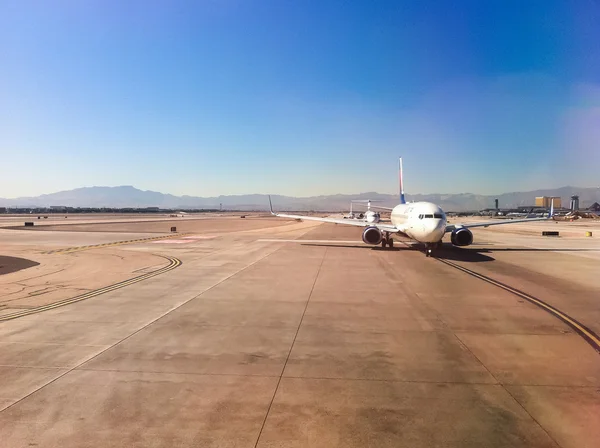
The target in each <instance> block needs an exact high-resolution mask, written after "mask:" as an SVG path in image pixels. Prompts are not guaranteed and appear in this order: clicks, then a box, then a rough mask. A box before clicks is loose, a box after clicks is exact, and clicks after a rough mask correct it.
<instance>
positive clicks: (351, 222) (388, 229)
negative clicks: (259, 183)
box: [269, 196, 402, 233]
mask: <svg viewBox="0 0 600 448" xmlns="http://www.w3.org/2000/svg"><path fill="white" fill-rule="evenodd" d="M269 206H270V207H271V214H272V215H273V216H278V217H280V218H291V219H302V220H305V221H319V222H328V223H331V224H345V225H347V226H356V227H377V228H378V229H380V230H383V231H384V232H390V233H402V229H398V228H396V227H395V226H392V225H386V224H381V223H368V222H367V221H362V220H354V219H335V218H319V217H317V216H303V215H288V214H285V213H275V212H274V211H273V204H272V203H271V197H270V196H269Z"/></svg>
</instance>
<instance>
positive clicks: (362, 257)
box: [0, 218, 600, 448]
mask: <svg viewBox="0 0 600 448" xmlns="http://www.w3.org/2000/svg"><path fill="white" fill-rule="evenodd" d="M274 219H275V218H273V220H274ZM218 220H219V218H215V219H214V220H207V221H206V222H207V224H206V227H204V228H202V226H201V225H200V224H198V225H197V227H196V230H195V232H196V233H195V234H192V235H189V234H188V235H181V237H175V238H167V237H170V236H171V235H169V234H166V233H165V234H164V235H163V236H165V238H164V239H154V240H147V241H140V242H137V243H135V242H134V243H131V242H130V243H127V244H114V245H110V246H98V247H91V248H90V247H88V248H85V249H81V250H74V251H67V252H60V251H59V252H54V253H47V252H48V250H57V249H58V250H60V249H61V248H72V247H74V246H77V245H82V246H84V245H85V246H89V245H100V244H107V243H119V241H123V240H129V241H131V240H134V239H139V240H142V239H143V238H147V237H148V236H152V237H156V236H157V234H156V233H153V232H150V233H144V232H141V231H140V232H139V233H135V230H136V228H137V229H142V230H144V229H145V227H136V226H134V225H133V224H132V225H131V226H130V227H128V229H127V231H128V233H127V234H119V233H104V232H97V231H95V232H69V231H61V232H55V231H47V232H31V231H18V230H0V242H1V243H2V245H3V251H4V252H10V256H16V255H15V254H18V255H19V256H20V257H23V258H26V259H31V260H34V261H36V262H39V263H40V265H38V266H33V267H30V268H27V269H23V270H21V271H19V272H13V273H11V274H7V275H3V276H1V277H0V280H1V281H2V282H3V283H2V285H4V287H5V288H14V287H15V286H14V285H16V284H25V285H28V284H27V281H28V280H27V279H26V278H22V277H20V276H22V275H25V273H29V276H30V277H38V278H45V277H48V278H49V279H48V280H44V281H47V282H48V284H47V287H48V290H49V291H50V292H48V294H50V295H48V299H47V300H43V299H41V298H40V297H43V296H45V295H46V293H42V294H39V295H37V296H34V297H38V299H35V300H33V299H31V298H29V299H27V300H29V302H24V300H25V299H26V298H25V297H24V296H23V297H22V298H21V299H22V302H21V303H20V304H18V305H14V304H11V303H7V302H6V300H5V297H4V296H5V294H4V293H0V303H3V304H4V310H3V311H2V308H0V311H1V312H0V375H1V378H2V379H3V381H2V382H0V441H2V442H1V443H2V446H7V447H30V446H43V447H60V448H66V447H123V446H128V447H199V446H201V447H564V448H566V447H577V448H582V447H589V448H592V447H594V448H595V447H597V446H598V440H600V354H599V353H598V352H597V351H596V350H595V348H594V347H593V345H591V344H590V342H589V341H587V340H586V339H584V338H583V337H582V336H581V335H580V334H578V333H577V332H576V331H575V330H574V329H573V327H572V326H569V325H568V324H567V323H565V322H564V321H563V320H561V319H558V318H557V317H555V316H553V315H552V314H550V313H549V312H547V311H545V310H544V309H542V308H540V307H539V306H536V305H535V304H533V303H532V302H530V301H528V300H525V299H523V297H520V296H518V295H516V294H514V293H511V292H510V291H508V290H506V289H502V288H500V287H497V286H495V285H494V284H491V283H489V282H486V281H482V280H481V279H480V278H476V277H474V276H473V275H470V274H469V273H467V272H465V271H461V270H459V269H458V268H456V267H455V266H453V265H452V264H454V265H457V266H459V267H463V268H464V269H466V270H469V271H472V272H475V273H479V274H481V275H484V276H486V277H489V278H492V279H495V280H497V281H499V282H502V283H503V284H506V285H509V286H511V287H513V288H517V289H518V290H520V291H523V292H524V293H527V294H529V295H531V296H534V297H536V298H539V299H541V300H543V301H545V302H546V303H548V304H550V305H552V306H553V307H555V308H556V309H559V310H560V311H561V312H562V313H564V314H565V315H567V316H570V317H572V318H573V319H576V320H577V322H580V323H581V324H583V325H585V327H586V328H588V329H589V330H590V331H591V332H595V333H596V334H598V333H600V302H599V300H600V284H599V283H598V282H597V275H598V272H600V270H599V268H600V255H599V254H600V240H599V239H598V238H596V237H593V238H587V239H585V238H578V237H576V236H574V237H572V238H570V237H564V238H563V237H561V238H555V239H548V238H542V237H538V236H535V234H536V233H537V229H535V230H534V231H532V232H531V235H525V234H523V233H522V231H521V230H520V231H519V232H515V233H509V232H507V231H506V230H503V231H502V232H495V231H494V230H492V228H489V229H482V230H481V231H479V230H476V231H475V232H474V233H475V244H474V245H473V246H472V247H469V248H464V249H460V248H448V247H446V248H444V249H443V250H441V251H440V252H439V254H438V259H436V258H426V257H424V255H423V254H422V253H421V252H420V251H419V250H416V248H415V247H413V245H411V243H410V242H402V241H399V240H397V243H396V247H395V248H394V249H393V250H382V249H380V248H371V247H367V246H365V245H364V244H363V243H362V242H361V241H360V229H356V228H349V227H344V226H341V225H321V224H318V223H309V222H302V223H299V222H295V221H285V220H283V221H277V224H275V223H274V221H273V220H270V219H265V220H263V221H264V222H263V224H262V225H261V226H246V224H245V222H248V221H245V220H240V219H238V220H236V221H235V222H232V223H229V222H227V223H226V224H223V225H222V226H219V225H218ZM527 225H533V224H527ZM560 225H567V224H566V223H565V224H563V223H561V224H560ZM245 226H246V227H245ZM525 230H526V231H527V229H525ZM597 234H598V233H595V235H597ZM537 235H539V233H537ZM159 236H160V235H159ZM274 240H279V241H274ZM163 257H171V258H176V259H177V260H180V261H181V262H182V264H181V265H180V266H178V267H176V268H173V269H171V270H169V271H168V272H167V271H165V272H164V273H160V274H157V275H154V276H151V277H147V278H145V279H144V280H143V281H136V282H132V283H128V281H127V278H133V277H134V276H136V275H139V274H140V273H142V274H144V273H152V272H157V271H158V270H160V269H161V268H162V267H164V266H165V265H166V264H167V261H166V260H165V259H164V258H163ZM117 260H118V261H117ZM446 262H448V263H451V264H446ZM44 269H45V271H43V270H44ZM59 269H62V270H61V271H60V272H56V271H58V270H59ZM36 270H38V271H36ZM49 272H53V274H48V273H49ZM46 274H47V275H46ZM39 276H42V277H39ZM29 281H34V280H33V279H31V280H29ZM61 284H67V285H71V286H72V288H73V289H75V288H83V289H84V290H85V291H94V290H95V289H97V288H106V292H103V293H102V294H100V295H90V296H89V298H87V299H83V300H80V301H77V302H76V303H72V304H69V305H67V306H58V307H56V308H49V307H48V305H51V304H52V303H58V302H57V301H59V300H62V299H65V298H68V297H72V296H73V294H74V293H75V291H74V290H72V289H69V288H59V287H57V286H56V285H61ZM113 284H116V285H118V287H115V288H114V289H111V286H110V285H113ZM119 285H120V286H119ZM30 286H31V285H30ZM33 286H35V285H33ZM38 286H39V285H38ZM21 294H23V292H21ZM84 297H87V296H84ZM36 300H37V301H36ZM19 309H20V310H25V309H26V310H29V311H31V314H28V315H24V316H22V317H18V318H15V319H10V320H5V321H2V316H3V315H4V316H8V315H10V314H11V313H14V312H15V310H19ZM36 310H40V311H39V312H37V311H36Z"/></svg>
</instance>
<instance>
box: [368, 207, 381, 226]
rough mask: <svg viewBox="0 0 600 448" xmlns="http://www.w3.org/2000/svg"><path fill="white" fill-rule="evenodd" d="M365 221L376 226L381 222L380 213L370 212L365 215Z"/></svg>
mask: <svg viewBox="0 0 600 448" xmlns="http://www.w3.org/2000/svg"><path fill="white" fill-rule="evenodd" d="M365 219H366V220H367V222H368V223H371V224H376V223H378V222H379V219H380V216H379V213H377V212H374V211H371V210H369V211H368V212H367V213H365Z"/></svg>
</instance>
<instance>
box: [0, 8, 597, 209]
mask: <svg viewBox="0 0 600 448" xmlns="http://www.w3.org/2000/svg"><path fill="white" fill-rule="evenodd" d="M399 155H402V156H403V157H404V160H405V184H406V189H407V192H408V193H410V192H413V193H434V192H441V193H458V192H473V193H484V194H487V193H489V194H494V193H501V192H506V191H523V190H531V189H536V188H546V187H559V186H564V185H576V186H597V185H598V184H600V2H598V1H597V0H573V1H567V0H562V1H553V0H541V1H537V0H497V1H496V0H485V1H481V0H472V1H452V2H450V1H425V0H423V1H412V0H410V1H409V0H406V1H400V0H393V1H383V0H378V1H364V0H356V1H355V0H338V1H327V0H196V1H173V0H169V1H153V0H140V1H121V0H99V1H78V0H69V1H67V0H64V1H53V0H39V1H30V0H19V1H10V0H0V156H1V158H0V167H1V169H2V172H1V174H0V197H6V198H11V197H18V196H26V195H38V194H41V193H50V192H54V191H59V190H66V189H71V188H76V187H82V186H92V185H109V186H116V185H134V186H136V187H138V188H141V189H150V190H155V191H161V192H164V193H173V194H189V195H199V196H212V195H219V194H245V193H274V194H287V195H295V196H305V195H317V194H332V193H359V192H365V191H378V192H381V193H395V192H396V189H397V186H396V185H397V181H396V169H397V157H398V156H399Z"/></svg>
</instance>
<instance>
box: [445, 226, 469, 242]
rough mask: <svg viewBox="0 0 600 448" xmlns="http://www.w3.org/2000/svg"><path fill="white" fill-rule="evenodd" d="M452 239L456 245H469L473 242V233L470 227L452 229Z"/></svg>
mask: <svg viewBox="0 0 600 448" xmlns="http://www.w3.org/2000/svg"><path fill="white" fill-rule="evenodd" d="M450 241H451V242H452V244H454V245H455V246H469V245H470V244H471V243H473V234H472V233H471V231H470V230H469V229H465V228H461V229H455V230H453V231H452V235H451V236H450Z"/></svg>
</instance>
